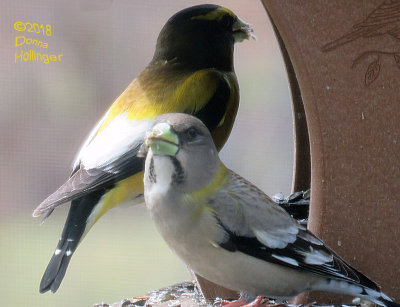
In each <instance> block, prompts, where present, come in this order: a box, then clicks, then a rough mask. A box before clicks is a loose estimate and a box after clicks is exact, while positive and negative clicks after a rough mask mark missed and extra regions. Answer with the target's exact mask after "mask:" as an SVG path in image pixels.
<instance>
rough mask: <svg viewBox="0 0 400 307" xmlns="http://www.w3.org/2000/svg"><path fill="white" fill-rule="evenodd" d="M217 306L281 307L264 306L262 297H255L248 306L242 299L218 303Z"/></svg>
mask: <svg viewBox="0 0 400 307" xmlns="http://www.w3.org/2000/svg"><path fill="white" fill-rule="evenodd" d="M218 304H219V305H220V306H224V307H261V306H264V307H277V306H278V307H282V306H279V305H270V304H265V303H264V298H263V297H262V296H257V298H256V299H255V300H254V301H253V302H251V303H249V304H248V303H247V302H246V301H245V299H243V298H242V299H240V300H237V301H233V302H229V301H221V302H218Z"/></svg>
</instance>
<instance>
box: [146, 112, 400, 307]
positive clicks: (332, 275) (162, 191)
mask: <svg viewBox="0 0 400 307" xmlns="http://www.w3.org/2000/svg"><path fill="white" fill-rule="evenodd" d="M143 147H144V149H143V150H142V151H141V153H142V154H143V155H145V153H146V150H147V151H148V153H147V157H146V166H145V173H144V196H145V200H146V206H147V208H148V209H149V211H150V215H151V217H152V219H153V220H154V223H155V224H156V226H157V228H158V230H159V232H160V233H161V235H162V236H163V238H164V239H165V241H166V242H167V244H168V245H169V247H170V248H171V249H172V250H173V251H174V252H175V253H176V254H177V255H178V256H179V257H180V258H181V259H182V260H183V261H184V262H185V263H186V264H187V265H188V266H189V267H190V268H191V269H192V270H193V271H194V272H196V273H197V274H198V275H200V276H202V277H204V278H206V279H208V280H210V281H213V282H214V283H216V284H218V285H222V286H224V287H226V288H228V289H232V290H235V291H238V292H240V293H241V299H240V300H239V301H236V302H231V303H228V302H222V305H224V306H226V307H227V306H230V307H238V306H244V305H245V306H248V307H250V306H252V307H255V306H261V305H263V304H262V297H269V298H275V299H277V300H280V301H284V300H289V299H290V298H292V297H293V296H295V295H297V294H300V293H302V292H305V291H316V290H318V291H328V292H333V293H339V294H347V295H352V296H356V297H359V298H361V299H364V300H368V301H370V302H373V303H375V304H377V305H380V306H386V307H400V304H398V303H396V302H394V301H393V299H392V298H390V297H389V296H387V295H386V294H384V293H383V292H382V291H381V290H380V287H379V286H378V285H377V284H376V283H375V282H374V281H372V280H371V279H369V278H368V277H366V276H365V275H363V274H362V273H360V272H358V271H357V270H356V269H354V268H353V267H351V266H350V265H349V264H348V263H346V262H345V261H344V260H343V259H342V258H340V257H339V256H338V255H337V254H336V253H335V252H334V251H332V250H331V249H330V248H329V247H327V246H326V245H325V244H324V242H322V241H321V240H320V239H318V238H317V237H316V236H314V235H313V234H312V233H311V232H310V231H308V230H307V229H306V228H305V226H302V225H301V224H299V223H298V222H297V221H296V220H295V219H293V218H292V217H291V216H290V215H289V213H287V212H286V211H285V209H283V208H282V207H280V206H279V205H278V204H276V203H275V202H274V201H273V200H272V199H271V198H269V197H268V196H267V195H265V194H264V193H263V192H262V191H260V190H259V189H258V188H257V187H256V186H254V185H253V184H252V183H250V182H249V181H247V180H246V179H244V178H243V177H241V176H239V175H238V174H236V173H234V172H233V171H231V170H229V169H228V168H226V167H225V165H224V164H223V163H222V162H221V160H220V159H219V157H218V151H217V148H216V147H215V145H214V143H213V140H212V138H211V135H210V132H209V131H208V129H207V127H205V126H204V124H203V123H202V122H201V121H199V120H198V119H197V118H195V117H193V116H190V115H188V114H163V115H161V116H159V117H157V119H156V120H155V122H154V125H153V127H152V129H151V131H150V133H149V134H148V136H147V138H146V140H145V145H144V146H143ZM257 296H259V297H258V298H257V299H256V297H257ZM253 300H254V301H253ZM250 301H253V303H251V304H249V305H246V304H247V303H249V302H250ZM263 306H265V305H263Z"/></svg>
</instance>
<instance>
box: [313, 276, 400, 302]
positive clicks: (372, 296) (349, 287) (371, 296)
mask: <svg viewBox="0 0 400 307" xmlns="http://www.w3.org/2000/svg"><path fill="white" fill-rule="evenodd" d="M314 290H323V291H329V292H334V293H339V294H347V295H350V296H355V297H358V298H360V299H362V300H367V301H371V302H373V303H375V304H377V305H379V306H383V307H400V304H398V303H396V302H395V301H394V300H393V299H392V298H390V297H389V296H387V295H386V294H385V293H383V292H381V291H380V290H379V287H378V286H377V288H376V289H372V288H368V287H365V286H362V285H360V284H356V283H352V282H349V281H344V280H336V279H329V280H327V281H326V282H324V283H323V284H321V285H318V286H317V287H315V289H314Z"/></svg>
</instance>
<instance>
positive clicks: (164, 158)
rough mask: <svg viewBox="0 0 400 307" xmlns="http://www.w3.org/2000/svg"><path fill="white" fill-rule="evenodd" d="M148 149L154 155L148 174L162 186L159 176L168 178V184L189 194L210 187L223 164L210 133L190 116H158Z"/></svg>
mask: <svg viewBox="0 0 400 307" xmlns="http://www.w3.org/2000/svg"><path fill="white" fill-rule="evenodd" d="M144 147H145V148H146V149H147V150H148V151H149V152H151V154H148V155H147V159H146V170H145V172H146V174H147V175H150V174H151V175H152V176H154V178H153V179H154V181H155V182H158V183H159V182H161V181H163V180H157V177H159V176H166V177H167V181H166V182H170V183H171V184H172V185H174V186H175V187H176V188H178V189H179V190H181V191H185V192H188V191H194V190H197V189H199V188H201V187H203V186H205V185H206V184H208V183H209V182H210V181H211V180H212V178H213V176H214V175H215V173H216V171H217V170H218V167H219V164H220V160H219V157H218V152H217V149H216V147H215V145H214V142H213V140H212V138H211V134H210V132H209V131H208V129H207V128H206V126H205V125H204V124H203V123H202V122H201V121H200V120H199V119H197V118H195V117H193V116H191V115H187V114H182V113H174V114H163V115H161V116H158V117H157V118H156V120H155V123H154V124H153V127H152V129H151V130H150V131H149V133H148V135H147V137H146V139H145V143H144ZM151 160H153V161H151ZM161 165H162V166H161ZM161 168H162V170H161ZM146 174H145V177H146ZM171 178H172V179H171ZM170 179H171V180H170Z"/></svg>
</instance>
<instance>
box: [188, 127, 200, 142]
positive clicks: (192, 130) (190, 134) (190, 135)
mask: <svg viewBox="0 0 400 307" xmlns="http://www.w3.org/2000/svg"><path fill="white" fill-rule="evenodd" d="M198 134H199V133H198V131H197V129H196V128H194V127H190V128H189V129H188V130H187V131H186V135H187V136H188V138H189V140H193V139H195V138H196V137H197V135H198Z"/></svg>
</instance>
